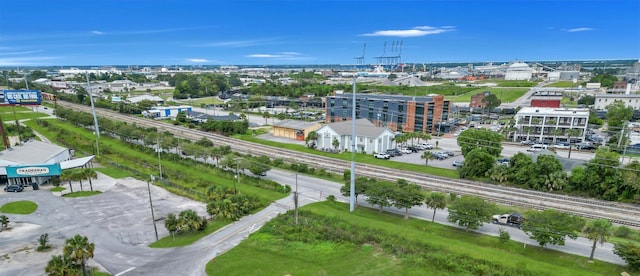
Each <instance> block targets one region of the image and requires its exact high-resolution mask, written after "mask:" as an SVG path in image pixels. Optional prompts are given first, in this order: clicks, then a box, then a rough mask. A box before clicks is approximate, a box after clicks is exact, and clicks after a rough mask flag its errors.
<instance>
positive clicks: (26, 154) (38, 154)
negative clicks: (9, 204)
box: [0, 140, 94, 186]
mask: <svg viewBox="0 0 640 276" xmlns="http://www.w3.org/2000/svg"><path fill="white" fill-rule="evenodd" d="M93 158H94V156H93V155H91V156H87V157H82V158H77V159H75V158H74V157H73V153H72V151H70V150H69V149H67V148H63V147H60V146H58V145H55V144H49V143H45V142H40V141H35V140H31V141H28V142H25V143H23V144H20V145H18V146H15V147H13V148H9V149H6V150H4V151H1V152H0V184H7V183H9V184H17V185H23V186H27V185H34V184H35V185H37V186H39V185H41V184H43V183H45V182H47V181H48V180H49V179H50V178H51V176H55V175H60V173H61V172H62V171H63V170H65V169H71V168H77V167H85V166H87V165H88V164H90V162H91V160H93Z"/></svg>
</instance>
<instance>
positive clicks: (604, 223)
mask: <svg viewBox="0 0 640 276" xmlns="http://www.w3.org/2000/svg"><path fill="white" fill-rule="evenodd" d="M612 227H613V225H612V224H611V221H609V220H608V219H596V220H592V221H590V222H589V223H588V224H587V226H586V227H585V228H584V230H583V232H584V233H585V234H586V237H587V239H589V240H591V241H593V246H592V247H591V255H589V260H590V261H592V260H593V254H594V253H595V252H596V245H597V243H598V242H599V243H600V245H603V244H604V243H605V242H606V241H607V240H608V239H609V237H610V236H611V228H612Z"/></svg>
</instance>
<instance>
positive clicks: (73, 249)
mask: <svg viewBox="0 0 640 276" xmlns="http://www.w3.org/2000/svg"><path fill="white" fill-rule="evenodd" d="M94 250H95V244H94V243H91V242H89V239H88V238H87V237H85V236H81V235H75V236H73V237H72V238H70V239H68V240H67V241H66V243H65V246H64V248H63V249H62V255H55V256H53V257H51V260H49V263H48V264H47V267H46V268H45V272H47V275H50V276H60V275H63V276H67V275H69V276H71V275H81V274H82V275H84V276H86V275H89V271H88V269H87V261H88V260H89V259H91V258H93V252H94Z"/></svg>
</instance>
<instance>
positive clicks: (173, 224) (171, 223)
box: [164, 213, 179, 239]
mask: <svg viewBox="0 0 640 276" xmlns="http://www.w3.org/2000/svg"><path fill="white" fill-rule="evenodd" d="M164 227H165V228H167V230H169V232H170V233H171V236H172V237H173V238H174V239H175V238H176V231H178V230H179V228H178V219H177V218H176V215H174V214H172V213H170V214H168V215H167V219H165V220H164Z"/></svg>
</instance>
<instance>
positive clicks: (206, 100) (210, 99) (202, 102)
mask: <svg viewBox="0 0 640 276" xmlns="http://www.w3.org/2000/svg"><path fill="white" fill-rule="evenodd" d="M183 103H189V104H190V105H191V104H192V103H193V106H194V107H200V106H202V105H205V106H206V105H210V104H223V103H224V101H222V100H220V99H218V97H207V98H202V99H193V100H183Z"/></svg>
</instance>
